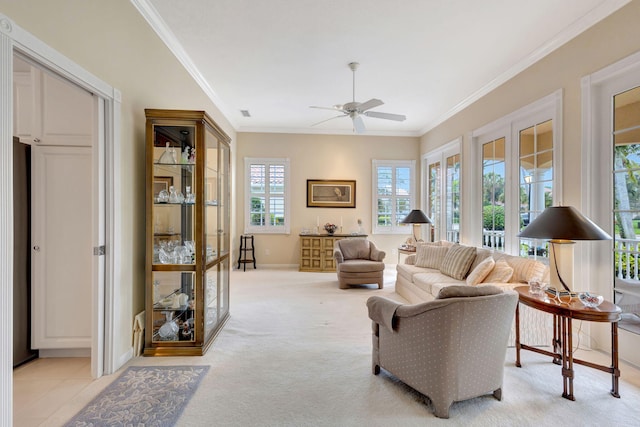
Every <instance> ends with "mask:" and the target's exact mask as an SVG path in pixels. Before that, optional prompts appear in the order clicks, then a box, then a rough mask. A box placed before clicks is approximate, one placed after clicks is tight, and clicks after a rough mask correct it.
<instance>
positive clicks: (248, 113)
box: [240, 110, 251, 117]
mask: <svg viewBox="0 0 640 427" xmlns="http://www.w3.org/2000/svg"><path fill="white" fill-rule="evenodd" d="M240 112H241V113H242V117H251V113H250V112H249V110H240Z"/></svg>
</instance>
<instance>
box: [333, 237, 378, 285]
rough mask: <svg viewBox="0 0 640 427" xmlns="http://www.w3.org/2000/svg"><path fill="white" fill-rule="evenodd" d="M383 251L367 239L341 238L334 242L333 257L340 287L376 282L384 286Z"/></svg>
mask: <svg viewBox="0 0 640 427" xmlns="http://www.w3.org/2000/svg"><path fill="white" fill-rule="evenodd" d="M385 255H386V254H385V252H384V251H381V250H379V249H378V248H377V247H376V245H375V244H374V243H373V242H372V241H370V240H367V239H360V238H358V239H342V240H338V241H337V242H336V245H335V247H334V251H333V257H334V259H335V261H336V271H337V272H338V282H339V284H340V289H346V288H348V287H349V285H365V284H371V283H376V284H377V285H378V288H380V289H382V287H383V286H384V262H383V261H382V260H384V257H385Z"/></svg>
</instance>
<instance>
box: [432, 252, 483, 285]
mask: <svg viewBox="0 0 640 427" xmlns="http://www.w3.org/2000/svg"><path fill="white" fill-rule="evenodd" d="M475 258H476V248H475V247H473V246H464V245H459V244H456V245H453V246H452V247H451V248H450V249H449V251H448V252H447V254H446V255H445V257H444V259H443V260H442V265H441V266H440V272H441V273H443V274H446V275H447V276H449V277H453V278H454V279H456V280H464V278H465V277H466V276H467V274H468V273H469V268H470V267H471V263H473V260H474V259H475Z"/></svg>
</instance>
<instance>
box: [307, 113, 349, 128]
mask: <svg viewBox="0 0 640 427" xmlns="http://www.w3.org/2000/svg"><path fill="white" fill-rule="evenodd" d="M346 116H347V115H346V114H340V115H339V116H334V117H329V118H328V119H325V120H321V121H319V122H318V123H314V124H312V125H311V126H316V125H319V124H320V123H324V122H328V121H329V120H333V119H337V118H338V117H346Z"/></svg>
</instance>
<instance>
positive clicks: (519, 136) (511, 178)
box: [470, 91, 562, 258]
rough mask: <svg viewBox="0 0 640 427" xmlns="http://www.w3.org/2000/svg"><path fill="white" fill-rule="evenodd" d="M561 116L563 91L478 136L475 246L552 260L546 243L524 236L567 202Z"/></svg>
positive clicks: (477, 131)
mask: <svg viewBox="0 0 640 427" xmlns="http://www.w3.org/2000/svg"><path fill="white" fill-rule="evenodd" d="M561 113H562V91H556V92H554V93H553V94H551V95H549V96H546V97H544V98H542V99H540V100H538V101H536V102H534V103H532V104H530V105H527V106H525V107H523V108H521V109H519V110H517V111H515V112H513V113H511V114H509V115H507V116H505V117H503V118H501V119H499V120H497V121H496V122H494V123H490V124H488V125H487V126H484V127H483V128H481V129H477V130H475V131H474V132H473V133H472V137H473V141H474V154H475V156H476V158H477V159H478V160H477V161H478V163H477V164H479V168H480V170H479V173H478V184H476V187H475V189H476V191H473V192H472V196H471V199H472V202H473V203H474V205H475V206H478V208H481V212H480V213H478V215H477V216H475V218H474V219H473V220H472V221H471V223H472V224H471V225H472V227H473V231H472V232H471V233H470V234H471V236H470V237H471V238H472V239H473V240H474V241H480V242H482V246H484V247H487V248H491V249H494V250H498V251H503V252H506V253H509V254H514V255H515V254H519V255H520V256H525V257H527V256H529V257H534V258H537V257H546V256H547V248H546V243H545V242H544V241H537V240H532V239H520V238H519V237H518V233H519V232H520V231H521V230H522V229H524V227H526V226H527V224H529V222H531V221H533V219H534V218H535V217H536V216H537V215H539V214H540V213H541V212H542V211H543V210H544V209H545V208H546V207H549V206H552V205H553V204H554V202H555V203H556V204H557V203H561V202H562V195H561V194H560V191H559V190H560V189H561V188H562V185H561V182H560V177H561V176H562V174H561V173H560V171H558V170H557V167H558V165H560V164H562V163H561V159H560V156H561V150H560V147H561V140H562V138H561V134H560V133H559V132H558V128H559V124H560V123H561V120H562V117H561ZM476 239H477V240H476Z"/></svg>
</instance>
